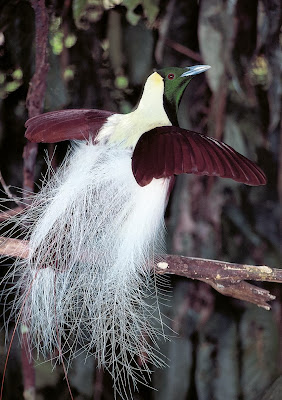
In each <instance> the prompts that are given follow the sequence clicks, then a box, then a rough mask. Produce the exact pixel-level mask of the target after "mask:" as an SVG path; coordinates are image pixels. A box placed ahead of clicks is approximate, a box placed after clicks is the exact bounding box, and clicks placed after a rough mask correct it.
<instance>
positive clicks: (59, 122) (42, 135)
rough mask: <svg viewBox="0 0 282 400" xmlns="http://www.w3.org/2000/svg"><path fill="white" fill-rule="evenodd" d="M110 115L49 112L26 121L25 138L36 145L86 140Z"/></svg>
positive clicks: (103, 113)
mask: <svg viewBox="0 0 282 400" xmlns="http://www.w3.org/2000/svg"><path fill="white" fill-rule="evenodd" d="M111 115H113V113H111V112H109V111H103V110H60V111H51V112H48V113H46V114H41V115H38V116H36V117H33V118H30V119H29V120H27V121H26V124H25V126H26V128H27V130H26V133H25V136H26V138H27V139H28V140H30V141H31V142H38V143H39V142H43V143H55V142H61V141H63V140H87V139H89V138H90V137H91V138H94V137H95V136H96V134H97V133H98V132H99V130H100V129H101V127H102V126H103V125H104V123H105V122H106V121H107V119H108V118H109V117H110V116H111Z"/></svg>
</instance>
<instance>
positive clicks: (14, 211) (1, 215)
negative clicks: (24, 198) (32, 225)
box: [0, 205, 24, 222]
mask: <svg viewBox="0 0 282 400" xmlns="http://www.w3.org/2000/svg"><path fill="white" fill-rule="evenodd" d="M23 209H24V208H23V205H20V206H19V207H15V208H11V210H8V211H2V212H0V222H3V221H6V220H7V219H9V218H11V217H13V216H15V215H18V214H20V213H21V212H22V211H23Z"/></svg>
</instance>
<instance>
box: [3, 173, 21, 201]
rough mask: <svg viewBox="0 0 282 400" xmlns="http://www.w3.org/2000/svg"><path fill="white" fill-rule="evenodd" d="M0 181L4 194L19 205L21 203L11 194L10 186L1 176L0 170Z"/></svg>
mask: <svg viewBox="0 0 282 400" xmlns="http://www.w3.org/2000/svg"><path fill="white" fill-rule="evenodd" d="M0 183H1V185H2V187H3V189H4V192H5V193H6V195H7V196H8V197H9V199H11V200H12V201H14V202H15V203H16V204H17V205H18V206H21V203H20V202H19V201H18V200H17V198H16V197H14V196H13V194H12V193H11V191H10V186H8V185H7V184H6V182H5V180H4V178H3V175H2V173H1V171H0Z"/></svg>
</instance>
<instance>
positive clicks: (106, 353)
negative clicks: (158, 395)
mask: <svg viewBox="0 0 282 400" xmlns="http://www.w3.org/2000/svg"><path fill="white" fill-rule="evenodd" d="M131 154H132V151H131V150H130V149H124V148H121V147H120V146H118V145H117V144H96V145H93V144H92V143H80V144H75V149H74V150H73V151H72V152H70V153H69V155H68V156H67V157H66V160H65V162H64V163H63V165H62V166H61V167H60V169H59V171H58V172H57V173H56V174H55V175H54V176H53V177H52V178H51V180H50V181H49V182H48V183H47V184H46V185H45V187H44V188H43V189H42V191H41V192H40V193H39V194H38V195H36V196H35V197H34V201H33V204H32V206H31V207H30V208H29V209H28V210H27V211H26V212H25V213H24V214H23V216H22V217H21V220H20V223H21V224H22V225H23V226H24V227H25V231H26V234H25V238H26V239H28V240H29V241H30V253H29V258H28V259H27V260H22V261H20V260H18V261H16V263H15V264H14V266H13V271H12V272H11V274H10V278H11V276H16V277H19V278H18V279H15V280H14V290H16V292H17V293H18V295H17V296H16V302H15V304H14V306H13V308H14V311H13V312H14V313H15V314H16V313H18V312H19V310H20V308H21V305H22V302H25V305H24V309H23V313H22V317H21V321H22V322H23V323H26V324H27V326H28V330H29V335H30V343H31V346H32V348H34V349H35V350H36V351H37V352H38V353H42V354H43V355H44V356H45V357H50V354H52V353H53V352H54V349H56V348H57V349H58V348H61V350H62V353H63V354H66V356H67V359H69V360H70V361H71V359H72V358H73V357H75V356H76V354H78V353H79V352H82V351H84V352H86V356H87V355H89V354H94V355H95V357H96V358H97V360H98V365H99V366H101V367H104V368H105V369H107V370H108V371H109V372H110V373H111V375H112V377H113V379H114V386H115V389H116V390H117V391H118V392H119V393H121V394H122V395H123V396H124V398H126V397H127V395H126V394H125V389H124V388H125V386H128V385H129V383H130V382H133V384H134V385H135V384H136V382H137V381H143V382H144V381H145V375H146V372H149V368H148V366H147V361H149V362H151V363H153V364H155V365H157V366H161V365H163V364H164V363H163V361H162V357H161V356H160V355H159V354H158V351H157V350H154V349H153V344H155V343H156V341H157V339H158V338H159V336H160V334H161V333H162V330H161V328H160V325H159V327H157V326H156V324H154V322H155V320H156V319H159V315H157V316H156V312H157V313H158V305H157V300H155V302H153V303H152V302H151V303H150V305H149V304H148V303H147V302H146V299H145V298H144V297H146V296H150V295H151V294H152V293H153V292H154V278H152V277H151V272H150V266H151V263H152V262H153V261H154V254H159V253H160V252H161V251H162V239H163V233H164V223H163V215H164V210H165V205H166V197H167V191H168V184H169V180H168V179H158V180H153V181H152V183H151V184H150V185H147V186H145V187H140V186H139V185H138V184H137V183H136V181H135V179H134V177H133V174H132V170H131ZM150 288H151V289H152V288H153V291H152V290H150ZM148 289H149V290H148ZM152 304H153V305H152ZM137 358H139V364H138V363H137ZM140 365H142V367H141V368H140ZM144 373H145V375H144ZM129 397H130V395H129Z"/></svg>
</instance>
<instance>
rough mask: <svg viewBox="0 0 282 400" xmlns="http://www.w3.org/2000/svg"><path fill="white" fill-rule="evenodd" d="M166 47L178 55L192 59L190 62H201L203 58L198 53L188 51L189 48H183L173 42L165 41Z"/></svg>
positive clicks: (181, 45)
mask: <svg viewBox="0 0 282 400" xmlns="http://www.w3.org/2000/svg"><path fill="white" fill-rule="evenodd" d="M165 43H166V45H167V46H168V47H170V48H172V49H173V50H175V51H177V52H178V53H181V54H184V55H185V56H187V57H189V58H192V60H195V61H198V62H201V63H202V62H203V58H202V56H201V55H200V54H199V53H196V52H195V51H193V50H191V49H189V47H186V46H183V44H181V43H177V42H175V41H174V40H171V39H166V42H165Z"/></svg>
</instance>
